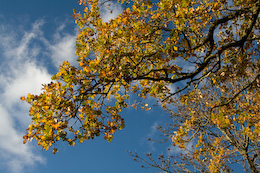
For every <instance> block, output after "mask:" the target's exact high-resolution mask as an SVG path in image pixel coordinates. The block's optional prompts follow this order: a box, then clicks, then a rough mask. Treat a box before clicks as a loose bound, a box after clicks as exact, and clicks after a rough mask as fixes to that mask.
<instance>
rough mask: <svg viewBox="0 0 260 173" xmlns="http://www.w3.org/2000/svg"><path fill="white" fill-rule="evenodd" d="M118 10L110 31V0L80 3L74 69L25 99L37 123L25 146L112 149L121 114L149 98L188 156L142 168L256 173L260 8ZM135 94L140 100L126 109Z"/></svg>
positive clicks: (204, 5)
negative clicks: (100, 139) (235, 166)
mask: <svg viewBox="0 0 260 173" xmlns="http://www.w3.org/2000/svg"><path fill="white" fill-rule="evenodd" d="M119 2H120V3H122V4H123V6H124V7H125V8H124V9H123V11H122V13H121V14H119V15H118V16H116V17H115V18H113V19H111V20H109V21H108V22H105V21H104V20H103V19H102V16H101V6H106V8H109V1H105V2H103V1H102V2H101V1H99V0H80V1H79V4H80V5H82V10H81V11H76V10H74V14H73V17H74V18H75V22H76V24H77V25H78V26H79V28H80V29H79V34H78V36H77V40H76V55H77V56H78V59H77V61H78V66H76V67H75V66H72V65H71V64H70V63H68V62H64V63H63V64H62V65H61V66H60V69H59V71H58V72H57V74H56V75H54V76H53V77H52V80H53V82H52V83H50V84H48V85H43V92H42V93H41V94H40V95H32V94H28V95H27V97H22V98H21V99H22V100H25V101H26V102H28V103H29V104H30V105H31V108H30V116H32V124H31V125H30V126H29V127H28V129H27V131H28V133H27V134H26V135H25V136H24V143H25V142H26V141H27V140H30V139H32V138H35V139H36V140H37V141H38V144H39V145H41V146H42V147H43V149H46V150H48V149H49V147H51V146H52V145H54V144H55V143H56V142H58V141H60V140H62V141H66V142H68V143H69V145H73V146H74V145H75V142H76V141H79V142H83V141H84V140H88V139H93V138H95V137H97V136H100V135H103V136H104V138H105V140H107V141H111V139H112V138H113V135H114V133H115V132H116V131H117V130H121V129H123V128H124V126H125V122H124V119H123V117H122V116H121V115H120V112H121V110H122V109H124V108H127V107H129V106H133V107H137V106H140V107H142V108H144V109H149V108H148V105H147V103H146V102H145V98H147V97H153V98H155V99H157V100H158V101H159V102H160V103H161V105H162V108H163V109H165V111H167V112H168V113H169V115H170V116H171V117H172V118H173V119H174V121H173V123H172V124H169V125H168V126H167V127H165V128H164V127H162V128H161V130H162V132H163V133H164V134H165V137H166V138H167V139H170V140H172V144H173V145H176V146H178V147H180V148H182V149H183V150H185V153H184V154H183V155H182V156H174V155H169V157H167V158H166V157H163V156H161V157H160V160H161V163H160V164H157V163H156V162H155V161H154V159H153V158H152V157H151V155H150V154H148V155H147V158H148V160H145V159H142V158H141V157H139V156H138V155H137V154H132V155H133V156H134V157H136V159H137V160H139V161H144V162H145V163H147V164H148V165H149V166H153V167H157V168H159V169H161V170H163V171H166V172H180V171H196V170H199V171H203V172H229V171H230V170H231V169H232V163H239V164H241V165H243V166H244V168H245V170H247V169H248V170H251V171H252V172H258V167H259V164H260V163H259V161H260V160H259V155H260V153H259V146H260V145H259V135H260V116H259V108H260V106H259V101H260V92H259V76H260V69H259V68H260V60H259V50H260V49H259V48H260V46H259V39H260V35H259V29H260V21H259V19H260V18H259V12H260V0H229V1H228V0H214V1H212V0H203V1H198V0H195V1H189V0H175V1H172V0H157V1H156V0H154V1H150V0H132V1H130V0H119ZM111 10H112V9H111ZM111 12H112V11H111ZM172 88H174V89H172ZM134 95H137V96H138V97H140V98H142V99H143V100H142V101H141V102H136V103H135V104H134V105H130V104H129V102H128V100H129V99H131V97H133V96H134ZM173 106H174V107H176V108H177V110H176V109H175V108H173ZM189 143H191V144H193V147H192V149H187V147H186V146H187V144H189ZM57 151H58V150H57V149H56V148H53V152H54V153H55V152H57Z"/></svg>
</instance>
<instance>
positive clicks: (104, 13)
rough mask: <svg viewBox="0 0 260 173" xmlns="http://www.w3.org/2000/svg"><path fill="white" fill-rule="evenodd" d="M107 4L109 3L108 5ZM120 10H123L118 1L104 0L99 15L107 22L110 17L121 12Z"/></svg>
mask: <svg viewBox="0 0 260 173" xmlns="http://www.w3.org/2000/svg"><path fill="white" fill-rule="evenodd" d="M108 4H110V6H109V5H108ZM111 10H112V13H111ZM122 11H123V9H122V6H121V5H120V4H119V3H117V2H111V1H109V2H106V3H105V4H104V5H103V6H102V8H101V17H102V19H103V21H104V22H108V21H109V20H110V19H112V18H114V17H116V16H118V15H119V14H120V13H122Z"/></svg>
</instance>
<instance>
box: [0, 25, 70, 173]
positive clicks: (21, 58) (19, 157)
mask: <svg viewBox="0 0 260 173" xmlns="http://www.w3.org/2000/svg"><path fill="white" fill-rule="evenodd" d="M43 25H44V21H43V20H38V21H36V22H34V23H33V24H32V26H31V28H30V29H29V30H26V31H19V33H16V32H15V27H13V26H8V25H6V24H2V25H1V24H0V59H1V64H0V67H1V68H0V79H1V83H0V98H1V100H0V138H1V140H0V160H1V162H2V165H1V166H0V167H1V169H0V171H1V170H4V171H5V172H11V173H21V172H24V170H25V168H27V169H26V170H27V171H26V172H28V171H29V172H30V171H32V170H33V169H34V168H33V167H35V166H36V165H37V164H39V163H40V164H45V162H46V159H45V158H44V157H43V156H42V155H41V154H40V151H39V148H38V150H37V148H35V147H34V146H32V144H30V143H28V144H26V145H24V144H23V139H22V136H23V135H24V134H25V129H26V128H27V127H28V124H29V123H30V121H31V120H30V117H29V116H28V114H29V112H28V110H29V105H28V104H26V103H25V102H22V101H20V97H21V96H24V95H27V94H28V93H31V94H39V93H40V92H41V88H42V85H41V84H43V83H49V82H50V81H51V74H50V73H49V72H48V68H49V67H47V65H46V64H45V62H50V61H51V62H53V63H52V64H53V66H54V67H55V66H56V67H57V66H58V65H57V64H59V63H61V62H62V61H64V60H65V59H66V58H68V56H69V57H72V58H71V59H70V60H71V61H73V58H75V55H74V54H73V53H74V52H75V48H74V47H73V45H74V42H75V41H74V38H75V35H74V34H68V33H66V35H65V37H58V35H59V34H60V33H61V32H62V31H61V30H57V32H56V33H54V35H56V37H54V38H55V40H48V39H46V38H45V37H44V34H43V31H42V26H43ZM58 31H59V33H58ZM43 50H44V51H43ZM58 52H62V53H58ZM72 52H73V53H72ZM65 56H66V57H65ZM55 57H58V58H57V59H55Z"/></svg>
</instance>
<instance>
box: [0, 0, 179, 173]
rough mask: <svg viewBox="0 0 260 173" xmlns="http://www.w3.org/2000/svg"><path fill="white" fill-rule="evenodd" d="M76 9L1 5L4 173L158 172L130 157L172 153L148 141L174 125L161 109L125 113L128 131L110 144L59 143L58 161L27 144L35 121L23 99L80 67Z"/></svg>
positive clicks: (0, 159) (17, 0)
mask: <svg viewBox="0 0 260 173" xmlns="http://www.w3.org/2000/svg"><path fill="white" fill-rule="evenodd" d="M74 8H75V9H77V8H79V6H78V4H77V0H63V1H61V0H41V1H40V0H0V60H1V63H0V80H1V82H0V98H1V99H0V173H31V172H32V173H46V172H48V173H54V172H55V173H57V172H63V173H67V172H90V173H121V172H124V173H133V172H136V173H139V172H140V173H146V172H154V171H155V170H154V169H144V168H141V167H140V164H138V163H136V162H134V161H133V158H132V157H131V156H129V155H128V154H127V152H126V151H132V152H135V151H136V152H138V153H139V154H140V155H142V156H144V154H145V153H148V152H152V153H156V154H160V153H165V152H166V151H167V148H168V147H170V143H167V144H164V145H161V144H156V143H152V142H149V141H148V140H147V139H148V138H151V137H154V138H156V137H157V136H159V135H160V133H159V132H158V131H157V130H156V127H157V126H158V125H164V124H165V122H166V121H168V122H169V119H168V115H167V114H166V113H165V112H163V111H161V109H160V108H159V106H157V107H153V108H152V109H151V110H150V111H142V110H140V109H138V110H135V109H127V110H124V111H123V112H122V115H123V117H124V118H125V120H126V127H125V129H123V130H122V131H119V132H117V133H116V134H115V136H114V139H113V140H112V142H111V143H110V144H109V143H108V142H107V141H105V140H104V139H103V137H99V138H96V139H95V140H92V141H84V142H83V143H82V144H78V143H77V144H76V145H75V147H68V145H67V143H60V144H58V149H59V152H58V153H57V154H55V155H54V154H52V151H51V150H49V151H42V149H41V147H40V146H38V145H37V143H36V142H35V140H33V141H32V142H29V143H27V144H25V145H24V144H23V139H22V136H23V135H25V133H26V130H25V129H26V128H27V127H28V125H29V124H30V122H31V120H30V117H29V112H28V111H29V105H28V104H27V103H25V102H22V101H20V97H21V96H26V95H27V94H28V93H31V94H39V93H40V92H41V87H42V85H41V84H43V83H48V82H50V78H51V76H52V75H54V74H55V73H56V72H57V71H58V67H59V65H60V64H61V63H62V62H63V61H65V60H66V61H69V62H71V63H72V64H76V58H77V57H76V56H75V46H74V45H75V38H76V35H77V26H76V25H75V23H74V20H73V18H72V17H71V15H72V10H73V9H74ZM121 9H122V8H121V6H120V5H116V4H114V13H113V14H110V12H109V11H106V10H104V11H103V13H102V16H103V18H104V20H109V18H111V17H113V16H112V15H116V14H119V13H120V11H121ZM148 102H149V103H151V104H152V103H154V101H153V100H148ZM173 150H174V149H173ZM172 152H178V151H172Z"/></svg>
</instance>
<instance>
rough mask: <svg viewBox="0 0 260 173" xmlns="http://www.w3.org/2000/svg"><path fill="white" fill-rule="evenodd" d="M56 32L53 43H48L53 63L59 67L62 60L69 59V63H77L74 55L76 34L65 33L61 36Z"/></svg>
mask: <svg viewBox="0 0 260 173" xmlns="http://www.w3.org/2000/svg"><path fill="white" fill-rule="evenodd" d="M58 35H59V33H56V38H58V41H56V42H55V43H54V44H53V45H49V46H50V49H51V57H52V61H53V63H54V65H55V66H56V67H59V65H60V64H62V63H63V62H64V61H69V62H70V63H71V64H73V65H75V64H76V63H77V61H76V59H77V57H76V55H75V42H76V39H75V38H76V36H75V35H70V34H67V35H65V36H63V37H60V36H58Z"/></svg>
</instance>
